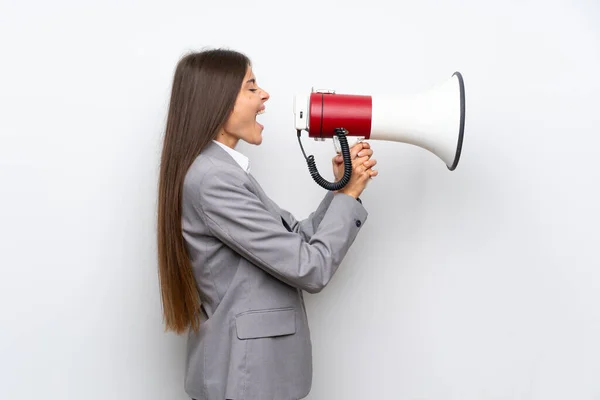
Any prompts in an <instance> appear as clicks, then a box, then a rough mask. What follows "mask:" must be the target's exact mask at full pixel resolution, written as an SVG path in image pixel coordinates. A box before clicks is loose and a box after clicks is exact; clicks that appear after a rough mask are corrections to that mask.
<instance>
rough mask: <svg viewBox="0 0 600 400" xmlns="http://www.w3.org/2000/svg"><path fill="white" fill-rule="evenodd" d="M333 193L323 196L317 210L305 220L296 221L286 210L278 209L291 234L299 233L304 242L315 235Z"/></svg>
mask: <svg viewBox="0 0 600 400" xmlns="http://www.w3.org/2000/svg"><path fill="white" fill-rule="evenodd" d="M333 196H334V193H333V192H331V191H328V192H327V193H326V194H325V197H324V198H323V199H322V200H321V203H320V204H319V206H318V207H317V209H316V210H315V211H314V212H312V213H311V214H310V215H309V216H308V217H307V218H305V219H303V220H297V219H296V218H295V217H294V215H293V214H292V213H290V212H289V211H287V210H284V209H282V208H280V209H279V210H280V213H281V216H282V217H283V218H284V219H285V220H286V222H287V223H288V224H289V226H290V229H291V230H292V232H296V233H299V234H300V235H302V237H303V238H304V240H306V241H309V240H310V238H311V237H312V235H314V234H315V232H316V231H317V228H318V227H319V224H320V223H321V221H322V220H323V217H324V216H325V212H326V211H327V209H328V208H329V205H330V204H331V201H332V200H333Z"/></svg>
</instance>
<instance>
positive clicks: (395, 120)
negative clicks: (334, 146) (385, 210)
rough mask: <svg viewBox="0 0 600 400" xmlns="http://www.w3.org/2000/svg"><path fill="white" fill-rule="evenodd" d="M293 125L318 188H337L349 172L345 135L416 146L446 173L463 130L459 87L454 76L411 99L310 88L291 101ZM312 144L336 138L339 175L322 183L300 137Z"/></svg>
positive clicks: (452, 165)
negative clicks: (340, 165)
mask: <svg viewBox="0 0 600 400" xmlns="http://www.w3.org/2000/svg"><path fill="white" fill-rule="evenodd" d="M294 123H295V128H296V131H297V134H298V142H299V143H300V148H301V150H302V153H303V155H304V158H305V159H306V162H307V164H308V168H309V171H310V174H311V176H312V177H313V179H314V180H315V181H316V182H317V183H318V184H319V185H320V186H322V187H323V188H325V189H328V190H339V189H341V188H343V187H344V186H345V185H346V184H347V183H348V181H349V180H350V176H351V173H352V161H351V160H350V152H349V148H348V141H347V138H346V136H355V137H357V138H363V139H369V140H385V141H392V142H402V143H407V144H411V145H415V146H418V147H421V148H423V149H426V150H428V151H429V152H431V153H433V154H434V155H436V156H437V157H438V158H439V159H441V160H442V161H443V162H444V163H445V164H446V166H447V168H448V169H449V170H450V171H454V169H456V167H457V166H458V162H459V160H460V155H461V149H462V143H463V135H464V128H465V86H464V81H463V77H462V75H461V73H460V72H455V73H454V74H452V76H451V77H450V79H448V80H447V81H446V82H444V83H442V84H440V85H437V86H436V87H434V88H432V89H429V90H427V91H424V92H421V93H418V94H416V95H411V96H408V95H405V96H382V97H380V96H371V95H355V94H337V93H336V92H335V91H334V90H314V89H313V90H312V91H311V93H310V94H308V95H306V94H301V95H296V96H295V97H294ZM302 131H307V132H308V136H309V137H310V138H313V139H315V140H325V139H329V138H337V139H338V140H339V144H340V147H341V152H342V156H343V158H344V164H345V169H344V170H345V173H344V177H343V178H341V179H340V180H339V181H338V182H328V181H327V180H325V179H323V177H321V175H320V174H319V172H318V170H317V167H316V165H315V161H314V157H313V156H312V155H311V156H309V157H307V156H306V153H305V152H304V148H303V147H302V143H301V142H300V136H301V133H302Z"/></svg>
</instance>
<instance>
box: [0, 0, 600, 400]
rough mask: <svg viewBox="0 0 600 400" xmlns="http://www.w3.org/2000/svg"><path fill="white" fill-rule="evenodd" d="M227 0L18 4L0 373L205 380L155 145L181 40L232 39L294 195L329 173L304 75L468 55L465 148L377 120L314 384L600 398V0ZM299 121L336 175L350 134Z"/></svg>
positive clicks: (321, 332) (9, 112)
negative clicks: (167, 226) (303, 108)
mask: <svg viewBox="0 0 600 400" xmlns="http://www.w3.org/2000/svg"><path fill="white" fill-rule="evenodd" d="M214 3H215V2H202V1H188V2H184V1H169V2H166V1H164V2H158V1H139V2H133V1H123V0H120V1H116V0H111V1H109V0H106V1H103V2H94V3H92V2H83V1H74V0H71V1H66V0H57V1H52V2H46V1H41V0H38V1H34V2H17V1H12V2H6V1H4V2H2V3H1V6H0V42H1V44H2V46H1V49H2V50H1V62H0V71H1V73H0V134H1V136H2V137H1V141H0V166H1V169H0V178H1V180H0V182H1V185H0V202H1V207H0V216H1V224H0V235H1V242H0V243H1V246H2V247H1V251H0V268H1V278H0V307H1V312H0V323H1V327H0V398H1V399H6V400H21V399H32V398H39V399H61V400H65V399H86V400H93V399H114V400H116V399H128V400H129V399H140V400H152V399H156V400H159V399H160V400H163V399H185V398H186V396H185V393H184V392H183V388H182V385H183V380H182V375H183V368H184V364H183V362H184V346H185V338H184V337H177V336H175V335H173V334H166V333H164V332H163V328H162V325H161V315H160V300H159V293H158V286H157V272H156V258H155V249H156V246H155V232H154V228H155V220H154V212H155V205H156V195H155V193H156V174H157V166H158V156H159V151H160V143H161V135H162V129H163V127H164V120H165V113H166V105H167V101H168V95H169V90H170V83H171V82H170V80H171V77H172V73H173V69H174V67H175V64H176V62H177V59H178V58H179V57H180V56H181V55H182V54H183V53H184V52H185V51H187V50H190V49H200V48H203V47H205V46H227V47H230V48H234V49H237V50H241V51H244V52H246V53H247V54H248V55H249V56H250V57H251V58H252V59H253V61H254V69H255V73H256V75H257V77H258V80H259V82H260V84H262V85H263V86H264V87H265V88H266V89H267V90H269V91H270V93H271V96H272V98H271V100H270V101H269V103H268V104H267V114H265V115H264V116H262V117H261V120H262V121H263V122H264V123H265V125H266V129H265V132H264V141H263V144H262V146H260V147H258V148H255V147H250V146H246V145H241V146H240V150H242V151H243V152H245V153H246V154H247V155H248V156H249V157H250V158H251V163H252V168H253V172H254V175H255V176H256V177H257V178H258V179H259V181H260V182H261V183H262V184H263V186H264V188H265V189H266V191H267V192H268V193H269V194H270V195H271V196H272V198H273V199H275V200H276V201H277V202H278V203H279V204H280V205H281V206H283V207H284V208H287V209H289V210H291V211H292V212H294V213H295V214H296V216H297V217H299V218H301V217H305V216H306V215H307V214H308V213H309V212H310V211H312V209H313V208H314V207H315V206H316V205H317V203H318V201H319V199H320V197H321V196H322V195H323V194H324V191H323V190H322V189H321V188H320V187H318V186H317V185H316V184H315V183H314V182H313V181H312V180H311V178H310V176H309V174H308V170H307V168H306V165H305V163H304V159H303V158H302V156H301V152H300V149H299V147H298V143H297V141H296V136H295V131H294V129H293V116H292V99H293V95H294V94H296V93H300V92H306V91H310V89H311V87H316V88H331V89H335V90H337V91H338V92H339V93H367V94H374V95H375V94H378V93H380V94H395V93H397V94H410V93H417V92H419V91H421V90H425V89H428V88H429V87H430V86H432V85H434V84H436V83H439V82H441V81H443V80H445V79H447V78H448V77H449V76H450V75H451V74H452V73H453V72H454V71H456V70H459V71H461V72H462V73H463V75H464V77H465V84H466V88H467V97H466V99H467V122H466V135H465V142H464V147H463V155H462V160H461V163H460V165H459V167H458V169H457V170H456V171H454V172H449V171H448V170H447V169H446V168H445V166H444V165H443V164H442V163H441V161H439V160H438V159H436V158H435V157H434V156H433V155H432V154H430V153H427V152H426V151H424V150H422V149H420V148H417V147H414V146H409V145H405V144H401V143H390V142H371V144H372V147H373V148H374V149H375V158H377V160H378V161H379V164H378V169H379V170H380V176H379V177H377V179H375V180H374V181H373V182H372V183H371V184H370V185H369V187H368V189H367V191H366V192H365V193H364V195H363V196H362V198H363V200H364V204H365V206H366V207H367V209H368V210H369V213H370V214H369V218H368V221H367V224H366V225H365V226H364V228H363V230H362V232H361V233H360V235H359V237H358V239H357V241H356V243H355V245H354V247H353V248H352V249H351V251H350V254H349V255H348V257H347V259H346V260H345V262H344V264H343V266H342V267H341V269H340V270H339V272H338V274H337V275H336V276H335V277H334V279H333V281H332V282H331V284H330V286H329V287H328V288H327V289H326V290H325V291H324V292H322V293H320V294H318V295H311V296H308V297H307V304H308V311H309V317H310V322H311V326H312V333H313V343H314V385H313V390H312V392H311V394H310V396H309V399H311V400H321V399H344V400H350V399H383V398H385V399H402V400H404V399H411V400H425V399H427V400H487V399H494V400H496V399H511V400H521V399H532V400H533V399H535V400H541V399H544V400H549V399H577V400H584V399H590V400H592V399H595V400H597V399H600V342H599V341H598V338H600V307H599V306H598V305H599V304H600V255H599V254H598V248H599V247H600V235H599V233H598V226H599V224H600V211H599V204H600V167H599V166H598V157H597V154H598V148H599V147H600V101H599V97H598V93H599V92H600V80H599V78H598V71H600V28H599V25H598V21H599V20H600V5H599V3H598V2H597V1H596V0H587V1H586V0H563V1H541V0H535V1H533V0H532V1H516V0H511V1H504V2H477V1H475V0H470V1H467V0H465V1H456V2H445V1H442V0H439V1H433V0H428V1H419V2H391V1H389V2H387V1H386V2H376V1H369V2H355V3H351V2H333V1H327V0H321V1H318V2H304V1H303V2H294V3H292V2H289V3H285V4H284V2H275V1H273V2H272V4H268V3H265V2H231V1H229V2H224V3H222V5H220V6H216V5H215V4H214ZM284 7H288V9H287V10H286V9H284ZM303 143H304V145H305V148H306V149H307V152H309V153H310V154H314V155H315V157H316V160H317V164H318V166H319V168H320V170H321V171H322V173H323V175H325V176H329V177H331V173H330V158H331V157H332V155H333V145H332V144H331V142H319V143H317V142H314V141H312V140H309V139H307V138H306V136H304V139H303Z"/></svg>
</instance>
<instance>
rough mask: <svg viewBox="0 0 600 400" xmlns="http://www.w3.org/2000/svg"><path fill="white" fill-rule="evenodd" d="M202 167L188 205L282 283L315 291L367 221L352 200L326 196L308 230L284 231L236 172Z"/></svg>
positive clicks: (216, 233)
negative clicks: (311, 230) (310, 232)
mask: <svg viewBox="0 0 600 400" xmlns="http://www.w3.org/2000/svg"><path fill="white" fill-rule="evenodd" d="M217 171H218V170H216V169H214V168H213V169H211V171H208V172H207V173H206V174H205V175H204V177H203V179H202V182H200V185H199V186H197V187H198V188H199V190H198V194H197V196H196V199H197V201H196V202H195V203H194V207H195V208H196V209H197V212H198V213H199V215H200V217H201V218H202V219H203V220H204V222H205V224H206V225H207V227H208V229H209V230H210V232H211V233H212V234H213V235H214V236H215V237H217V238H218V239H219V240H221V241H222V242H224V243H225V244H227V245H228V246H229V247H231V248H232V249H233V250H234V251H236V252H237V253H239V254H240V255H241V256H243V257H244V258H246V259H247V260H249V261H250V262H252V263H253V264H255V265H256V266H258V267H259V268H262V269H263V270H265V271H266V272H268V273H269V274H271V275H273V276H275V277H276V278H278V279H280V280H282V281H284V282H286V283H287V284H289V285H291V286H294V287H297V288H300V289H302V290H305V291H307V292H309V293H318V292H320V291H321V290H322V289H323V288H324V287H325V286H326V285H327V284H328V283H329V281H330V280H331V278H332V277H333V275H334V274H335V272H336V270H337V268H338V267H339V265H340V263H341V262H342V260H343V259H344V256H345V255H346V253H347V252H348V249H349V248H350V246H351V245H352V243H353V242H354V240H355V238H356V236H357V234H358V232H359V231H360V229H361V228H362V227H363V226H364V223H365V221H366V219H367V211H366V210H365V209H364V207H363V206H362V204H360V203H359V202H358V201H356V199H354V198H353V197H351V196H348V195H346V194H343V193H338V194H332V196H331V202H330V204H329V205H328V207H326V210H325V211H324V213H323V216H322V219H321V221H320V223H319V224H318V226H317V229H316V230H315V232H314V234H313V235H311V237H310V238H309V239H308V240H305V239H304V238H303V236H302V235H301V234H299V233H298V232H289V231H288V230H287V229H285V227H284V226H283V225H282V223H281V219H280V218H278V217H276V216H275V215H273V213H271V212H270V211H269V210H268V209H267V208H266V207H265V205H264V204H263V203H262V201H261V200H260V199H259V198H258V197H257V196H256V195H255V194H254V192H253V191H252V190H250V187H249V186H248V185H249V181H248V180H247V179H245V180H244V179H243V178H242V177H241V176H238V175H237V174H227V175H223V176H221V175H219V174H218V173H216V172H217Z"/></svg>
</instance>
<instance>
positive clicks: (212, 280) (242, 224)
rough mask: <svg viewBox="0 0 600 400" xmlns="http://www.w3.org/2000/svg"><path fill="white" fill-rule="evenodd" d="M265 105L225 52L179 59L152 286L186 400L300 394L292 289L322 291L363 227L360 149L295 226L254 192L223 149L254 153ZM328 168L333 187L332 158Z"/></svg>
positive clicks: (246, 63)
mask: <svg viewBox="0 0 600 400" xmlns="http://www.w3.org/2000/svg"><path fill="white" fill-rule="evenodd" d="M268 99H269V94H268V93H267V92H266V91H265V90H264V89H262V88H260V87H259V86H258V84H257V81H256V78H255V76H254V74H253V72H252V67H251V63H250V60H249V59H248V58H247V57H246V56H245V55H243V54H241V53H238V52H235V51H231V50H223V49H214V50H206V51H202V52H198V53H192V54H188V55H186V56H185V57H183V58H182V59H181V60H180V61H179V63H178V65H177V68H176V70H175V76H174V79H173V87H172V93H171V100H170V105H169V111H168V119H167V126H166V133H165V137H164V145H163V151H162V158H161V166H160V183H159V197H158V200H159V202H158V260H159V278H160V287H161V296H162V297H161V298H162V305H163V313H164V318H165V324H166V329H167V330H171V331H174V332H177V333H183V332H185V331H186V330H189V334H188V350H187V363H186V377H185V389H186V392H187V393H188V394H189V395H190V396H191V397H192V398H193V399H197V400H224V399H233V400H267V399H268V400H274V399H276V400H292V399H301V398H304V397H306V396H307V394H308V393H309V391H310V388H311V382H312V353H311V352H312V348H311V340H310V333H309V328H308V322H307V316H306V311H305V308H304V300H303V296H302V294H303V291H307V292H309V293H317V292H319V291H321V290H322V289H323V288H324V287H325V286H326V285H327V283H328V282H329V281H330V280H331V278H332V276H333V274H334V273H335V271H336V270H337V268H338V266H339V265H340V263H341V262H342V260H343V258H344V256H345V255H346V253H347V251H348V249H349V247H350V246H351V244H352V243H353V241H354V239H355V238H356V236H357V234H358V232H359V231H360V229H361V228H362V227H363V226H364V222H365V220H366V218H367V212H366V210H365V208H364V207H363V205H362V203H361V202H360V200H359V199H358V197H359V196H360V194H361V193H362V191H363V190H364V189H365V187H366V185H367V182H368V181H369V178H371V177H373V176H376V175H377V171H376V170H373V169H372V167H373V166H374V165H375V164H376V161H375V160H374V159H372V158H371V156H372V153H373V152H372V150H371V149H370V146H369V145H368V144H367V143H359V144H357V145H355V146H353V147H352V149H351V157H352V159H353V161H352V167H353V171H352V177H351V179H350V181H349V183H348V184H347V185H346V186H345V187H344V188H343V189H341V190H340V191H338V192H327V194H326V195H325V196H324V199H323V200H322V202H321V203H320V205H319V206H318V208H317V210H316V211H315V212H313V213H312V214H311V215H310V216H309V217H308V218H306V219H305V220H302V221H298V220H296V219H295V218H294V217H293V216H292V214H290V213H289V212H288V211H286V210H283V209H281V208H280V207H279V206H278V205H277V204H275V203H274V202H273V201H272V200H271V199H269V197H268V196H267V195H266V194H265V193H264V191H263V190H262V189H261V187H260V185H259V184H258V182H257V181H256V180H255V179H254V177H253V176H252V175H251V174H250V173H249V172H248V159H247V158H246V157H245V156H244V155H242V154H240V153H239V152H237V151H236V150H235V147H236V145H237V143H238V142H239V140H243V141H245V142H246V143H250V144H254V145H260V143H261V142H262V130H263V126H262V125H261V124H259V123H258V122H256V115H257V114H260V113H262V112H263V111H264V110H265V102H266V101H267V100H268ZM333 168H334V175H335V178H336V180H337V179H340V178H341V177H342V175H343V162H342V160H341V156H337V157H334V159H333Z"/></svg>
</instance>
